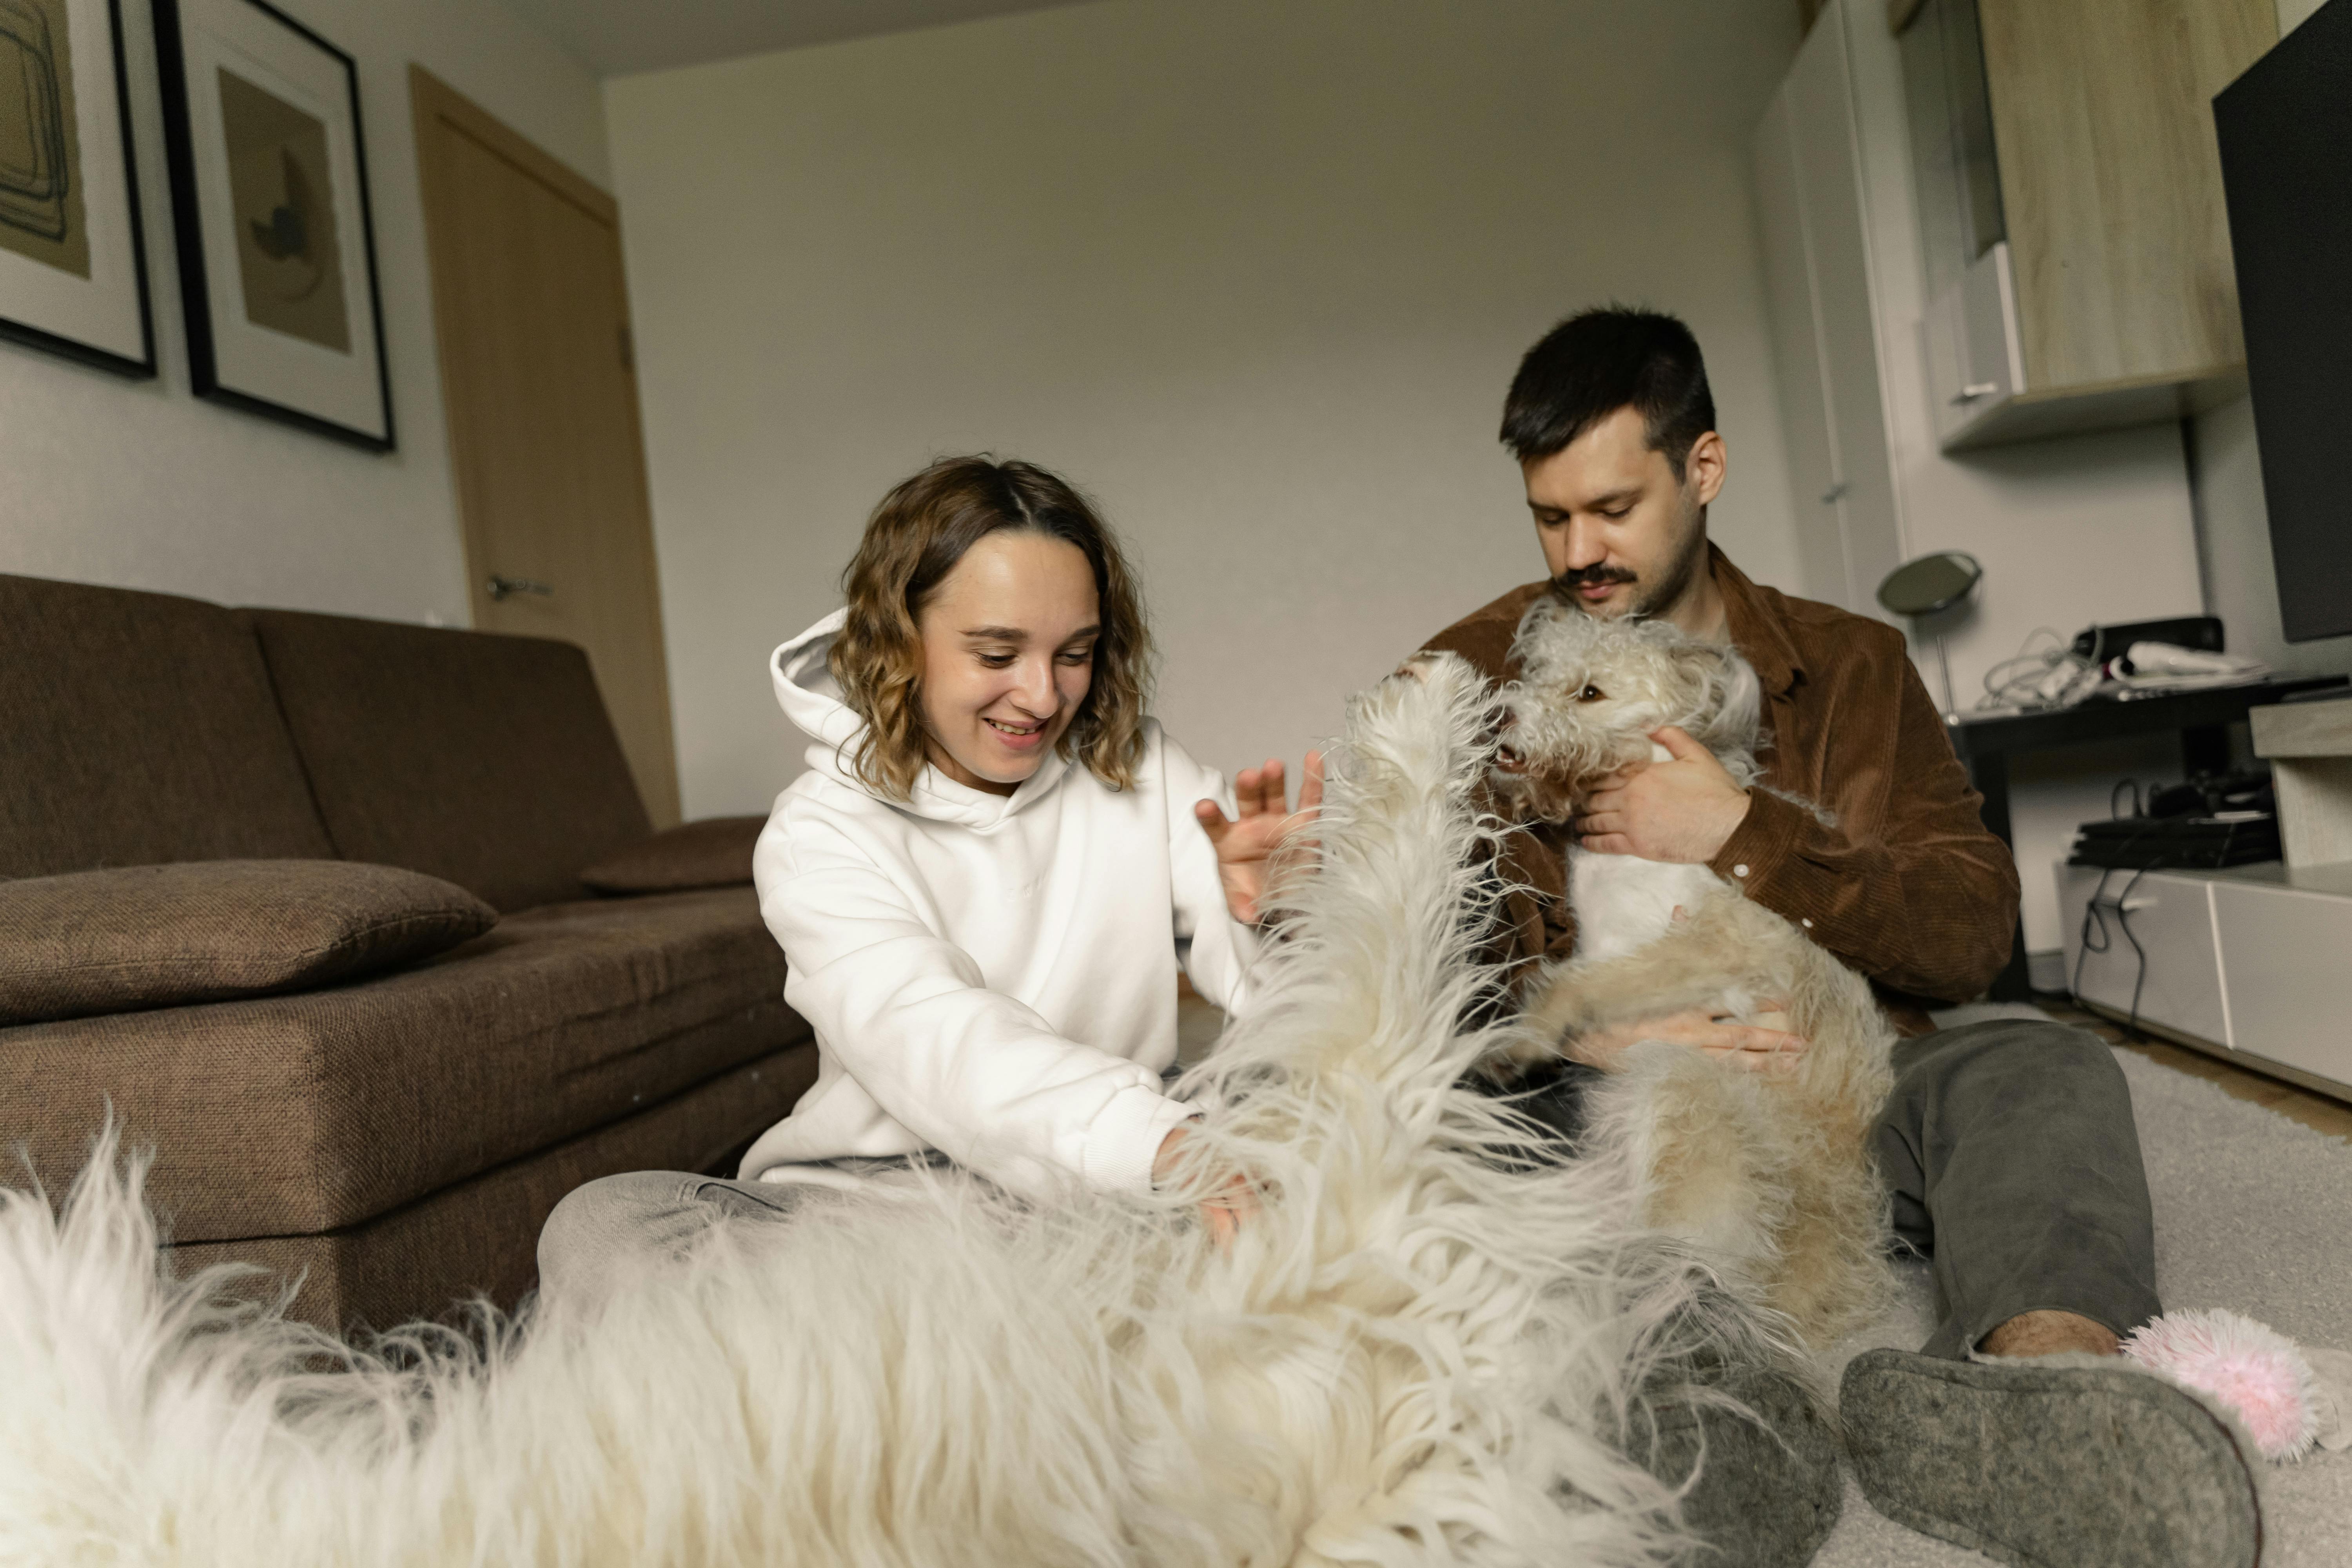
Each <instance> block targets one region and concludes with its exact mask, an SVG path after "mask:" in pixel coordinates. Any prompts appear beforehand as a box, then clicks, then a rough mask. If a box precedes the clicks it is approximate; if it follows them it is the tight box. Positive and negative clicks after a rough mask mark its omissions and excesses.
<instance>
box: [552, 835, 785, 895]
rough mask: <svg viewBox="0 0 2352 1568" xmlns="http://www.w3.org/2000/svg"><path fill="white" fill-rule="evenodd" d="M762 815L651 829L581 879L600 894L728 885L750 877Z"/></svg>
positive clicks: (585, 873)
mask: <svg viewBox="0 0 2352 1568" xmlns="http://www.w3.org/2000/svg"><path fill="white" fill-rule="evenodd" d="M767 825H768V819H767V818H766V817H764V816H708V817H705V818H703V819H702V820H701V821H700V822H688V823H684V824H681V825H680V826H677V827H673V828H670V829H669V830H668V831H667V832H665V833H656V834H655V835H654V836H653V837H651V838H644V839H640V840H638V841H637V842H636V843H635V844H632V845H630V846H628V847H626V848H624V849H622V850H620V851H619V852H618V853H616V854H613V855H608V856H606V857H605V858H604V859H602V860H599V861H597V862H596V864H594V865H593V866H591V867H589V868H587V869H586V870H585V871H583V872H581V873H580V879H581V880H582V881H583V882H585V883H587V884H588V885H589V886H590V887H591V888H593V889H596V891H598V892H600V893H671V892H677V891H679V890H681V889H687V888H729V887H735V886H738V885H740V884H741V883H744V882H748V881H750V880H751V847H752V846H753V845H755V844H757V843H758V842H759V841H760V830H761V828H763V827H765V826H767Z"/></svg>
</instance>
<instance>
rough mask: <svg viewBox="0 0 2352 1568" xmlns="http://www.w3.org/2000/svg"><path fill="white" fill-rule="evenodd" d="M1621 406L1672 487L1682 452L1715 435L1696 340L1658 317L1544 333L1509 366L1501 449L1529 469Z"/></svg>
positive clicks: (1573, 321)
mask: <svg viewBox="0 0 2352 1568" xmlns="http://www.w3.org/2000/svg"><path fill="white" fill-rule="evenodd" d="M1627 406H1631V407H1633V409H1635V410H1636V411H1637V412H1639V413H1640V415H1641V416H1642V425H1643V431H1644V432H1645V434H1646V435H1647V436H1648V438H1649V442H1650V447H1651V450H1653V451H1657V452H1664V454H1665V455H1666V462H1667V465H1668V466H1669V467H1671V468H1673V469H1674V471H1675V479H1676V480H1680V479H1682V477H1683V464H1684V462H1685V459H1687V458H1689V457H1690V449H1691V444H1692V443H1693V442H1695V441H1696V440H1697V439H1698V438H1699V437H1701V436H1704V435H1706V433H1707V432H1708V431H1710V430H1712V429H1714V428H1715V396H1714V395H1713V394H1712V393H1710V392H1708V391H1707V389H1706V361H1705V360H1703V359H1701V358H1700V357H1699V352H1698V340H1697V339H1696V338H1695V337H1693V336H1691V330H1690V329H1689V328H1688V327H1685V326H1684V325H1683V324H1682V322H1681V321H1677V320H1675V318H1674V317H1672V316H1669V315H1667V314H1665V313H1664V312H1663V311H1660V310H1628V309H1626V308H1625V307H1624V306H1622V305H1611V306H1607V307H1605V308H1602V309H1598V310H1587V311H1585V312H1583V313H1582V314H1581V315H1576V316H1570V318H1569V319H1568V320H1567V321H1562V322H1561V323H1560V324H1559V325H1558V326H1556V327H1554V328H1553V329H1552V330H1551V331H1549V332H1546V333H1545V334H1544V338H1543V342H1539V343H1538V344H1536V346H1535V347H1533V348H1531V349H1529V350H1528V354H1527V358H1525V359H1523V360H1521V361H1520V362H1519V374H1517V375H1516V376H1513V377H1512V378H1511V395H1509V396H1508V397H1507V398H1505V399H1504V400H1503V445H1504V446H1506V447H1509V448H1510V449H1511V455H1512V456H1513V457H1515V458H1518V460H1519V461H1520V462H1522V463H1528V462H1534V461H1535V460H1537V459H1538V458H1549V457H1551V456H1552V455H1553V454H1555V453H1557V452H1559V451H1560V450H1562V449H1563V448H1565V447H1567V446H1568V444H1569V443H1570V442H1571V441H1573V440H1575V439H1576V438H1577V437H1579V436H1581V435H1583V434H1584V433H1585V431H1587V430H1589V429H1591V427H1592V426H1595V425H1597V424H1599V423H1600V422H1601V420H1603V419H1606V418H1608V417H1609V416H1611V415H1612V414H1614V413H1616V412H1617V410H1619V409H1620V408H1624V407H1627Z"/></svg>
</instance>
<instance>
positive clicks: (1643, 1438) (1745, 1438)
mask: <svg viewBox="0 0 2352 1568" xmlns="http://www.w3.org/2000/svg"><path fill="white" fill-rule="evenodd" d="M1706 1384H1707V1385H1708V1387H1709V1390H1710V1392H1711V1393H1713V1394H1717V1395H1721V1396H1725V1397H1727V1398H1729V1399H1731V1400H1733V1401H1736V1402H1737V1403H1738V1406H1739V1407H1740V1408H1731V1407H1727V1406H1726V1405H1717V1404H1709V1403H1692V1404H1680V1403H1677V1404H1669V1405H1663V1406H1661V1407H1654V1411H1653V1414H1652V1416H1651V1419H1650V1420H1648V1421H1644V1422H1637V1423H1636V1424H1635V1426H1634V1428H1633V1433H1632V1434H1631V1439H1632V1440H1631V1441H1630V1442H1629V1443H1628V1444H1627V1448H1628V1451H1629V1452H1630V1453H1631V1454H1632V1456H1633V1459H1634V1460H1635V1461H1636V1462H1638V1463H1639V1464H1641V1465H1642V1466H1643V1468H1646V1469H1648V1470H1649V1472H1650V1473H1651V1474H1652V1475H1654V1476H1656V1477H1657V1478H1658V1479H1660V1480H1663V1481H1664V1482H1666V1483H1667V1484H1668V1485H1669V1486H1675V1487H1679V1486H1682V1485H1684V1484H1685V1482H1688V1483H1689V1489H1688V1490H1687V1491H1685V1493H1684V1494H1683V1509H1682V1513H1683V1525H1684V1528H1685V1529H1687V1530H1688V1531H1690V1532H1691V1533H1692V1534H1694V1535H1696V1536H1697V1537H1698V1538H1699V1539H1700V1540H1702V1541H1704V1542H1706V1543H1707V1545H1708V1546H1709V1547H1711V1548H1713V1550H1712V1551H1710V1552H1703V1553H1701V1554H1700V1556H1699V1557H1698V1559H1697V1561H1698V1562H1699V1563H1704V1564H1705V1565H1706V1568H1803V1565H1804V1564H1805V1563H1810V1562H1811V1561H1812V1559H1813V1553H1814V1552H1818V1551H1820V1550H1821V1544H1822V1541H1824V1540H1825V1539H1827V1538H1828V1535H1829V1532H1830V1530H1831V1528H1832V1526H1833V1525H1835V1524H1836V1523H1837V1521H1838V1510H1839V1509H1840V1508H1841V1507H1842V1506H1843V1504H1844V1501H1845V1480H1844V1478H1843V1476H1842V1475H1841V1474H1840V1473H1839V1470H1838V1446H1837V1439H1836V1437H1835V1436H1833V1435H1832V1432H1831V1428H1830V1424H1829V1422H1828V1421H1827V1420H1826V1419H1825V1418H1824V1417H1823V1415H1822V1412H1821V1410H1820V1409H1819V1407H1817V1406H1816V1405H1814V1403H1813V1399H1812V1396H1811V1394H1809V1393H1807V1392H1806V1390H1805V1388H1804V1387H1803V1386H1802V1385H1801V1384H1799V1383H1798V1382H1797V1380H1796V1379H1795V1378H1793V1377H1790V1376H1789V1375H1787V1374H1786V1373H1780V1372H1775V1371H1771V1370H1769V1369H1766V1368H1763V1367H1743V1368H1740V1369H1739V1370H1738V1371H1736V1372H1735V1371H1727V1370H1725V1369H1719V1368H1718V1369H1714V1370H1712V1372H1711V1373H1710V1374H1709V1375H1707V1376H1706ZM1693 1470H1696V1471H1697V1472H1698V1474H1697V1477H1696V1479H1692V1474H1691V1472H1692V1471H1693Z"/></svg>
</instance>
